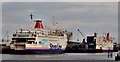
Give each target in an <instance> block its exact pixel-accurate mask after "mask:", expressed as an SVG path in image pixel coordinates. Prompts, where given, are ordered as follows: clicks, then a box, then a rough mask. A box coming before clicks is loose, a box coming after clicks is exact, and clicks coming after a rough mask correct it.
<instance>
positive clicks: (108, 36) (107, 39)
mask: <svg viewBox="0 0 120 62" xmlns="http://www.w3.org/2000/svg"><path fill="white" fill-rule="evenodd" d="M106 40H107V41H109V33H107V38H106Z"/></svg>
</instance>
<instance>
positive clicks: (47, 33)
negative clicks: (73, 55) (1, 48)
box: [10, 14, 72, 54]
mask: <svg viewBox="0 0 120 62" xmlns="http://www.w3.org/2000/svg"><path fill="white" fill-rule="evenodd" d="M32 16H33V15H32V14H31V20H32ZM35 22H36V25H35V27H34V28H33V29H32V30H31V29H30V30H26V29H20V30H19V31H18V30H16V32H15V33H14V34H13V37H12V42H11V44H10V49H11V50H12V51H15V52H19V53H21V52H22V53H24V52H25V53H26V52H28V53H29V52H32V53H45V54H47V53H48V54H49V53H51V54H54V53H63V51H64V50H65V49H66V46H67V41H69V40H70V39H72V32H67V30H56V29H51V30H48V29H44V27H43V24H42V20H36V21H35Z"/></svg>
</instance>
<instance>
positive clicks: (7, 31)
mask: <svg viewBox="0 0 120 62" xmlns="http://www.w3.org/2000/svg"><path fill="white" fill-rule="evenodd" d="M7 34H8V31H7V33H6V34H5V36H4V38H3V40H2V42H4V41H5V38H6V36H7Z"/></svg>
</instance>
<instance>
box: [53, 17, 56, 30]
mask: <svg viewBox="0 0 120 62" xmlns="http://www.w3.org/2000/svg"><path fill="white" fill-rule="evenodd" d="M52 24H53V26H52V28H53V30H55V28H56V27H55V20H54V16H53V20H52Z"/></svg>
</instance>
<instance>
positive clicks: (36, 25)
mask: <svg viewBox="0 0 120 62" xmlns="http://www.w3.org/2000/svg"><path fill="white" fill-rule="evenodd" d="M41 22H42V21H40V20H37V21H36V24H35V27H34V28H40V29H43V25H42V23H41Z"/></svg>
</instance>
